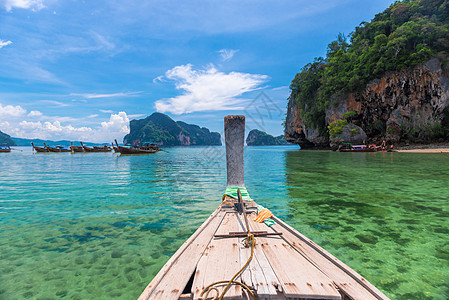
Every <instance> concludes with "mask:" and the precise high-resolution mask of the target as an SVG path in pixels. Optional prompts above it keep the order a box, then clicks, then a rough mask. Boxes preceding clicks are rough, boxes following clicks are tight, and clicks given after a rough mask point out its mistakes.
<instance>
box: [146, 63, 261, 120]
mask: <svg viewBox="0 0 449 300" xmlns="http://www.w3.org/2000/svg"><path fill="white" fill-rule="evenodd" d="M165 78H167V79H169V80H172V81H174V82H175V87H176V89H178V90H182V91H183V94H182V95H179V96H177V97H173V98H169V99H161V100H158V101H156V102H155V107H156V110H157V111H159V112H171V113H174V114H183V113H191V112H195V111H213V110H230V109H243V107H241V105H242V102H243V101H244V100H243V99H240V98H237V97H239V96H241V95H242V94H244V93H247V92H250V91H254V90H257V89H259V88H260V87H261V84H263V83H264V82H266V81H267V80H268V76H266V75H259V74H249V73H239V72H231V73H223V72H219V71H218V70H217V69H216V68H215V67H214V66H212V65H210V66H209V67H207V68H205V69H203V70H193V69H192V65H191V64H187V65H181V66H177V67H174V68H173V69H171V70H168V71H167V72H166V73H165Z"/></svg>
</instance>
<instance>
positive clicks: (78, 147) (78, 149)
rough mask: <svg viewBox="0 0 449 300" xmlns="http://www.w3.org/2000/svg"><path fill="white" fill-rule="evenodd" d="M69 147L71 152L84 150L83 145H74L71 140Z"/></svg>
mask: <svg viewBox="0 0 449 300" xmlns="http://www.w3.org/2000/svg"><path fill="white" fill-rule="evenodd" d="M70 148H71V149H72V152H78V153H79V152H84V148H83V146H74V145H73V142H70Z"/></svg>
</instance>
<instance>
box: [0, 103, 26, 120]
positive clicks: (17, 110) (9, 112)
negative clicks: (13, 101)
mask: <svg viewBox="0 0 449 300" xmlns="http://www.w3.org/2000/svg"><path fill="white" fill-rule="evenodd" d="M26 112H27V111H26V109H24V108H23V107H22V106H20V105H16V106H12V105H6V106H3V105H1V104H0V116H1V117H21V116H23V115H25V114H26Z"/></svg>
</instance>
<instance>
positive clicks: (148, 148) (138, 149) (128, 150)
mask: <svg viewBox="0 0 449 300" xmlns="http://www.w3.org/2000/svg"><path fill="white" fill-rule="evenodd" d="M115 145H116V147H117V151H118V152H120V154H148V153H156V152H158V151H160V150H161V149H159V147H158V146H157V145H156V144H151V143H146V144H144V145H143V146H131V147H124V146H119V144H118V143H117V140H115Z"/></svg>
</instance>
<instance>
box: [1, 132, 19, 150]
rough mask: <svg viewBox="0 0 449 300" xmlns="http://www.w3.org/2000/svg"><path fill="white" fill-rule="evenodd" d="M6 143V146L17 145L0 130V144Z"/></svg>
mask: <svg viewBox="0 0 449 300" xmlns="http://www.w3.org/2000/svg"><path fill="white" fill-rule="evenodd" d="M3 144H6V145H8V146H17V144H16V142H15V141H14V140H13V139H11V137H10V136H9V135H7V134H6V133H3V132H1V131H0V146H1V145H3Z"/></svg>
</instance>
